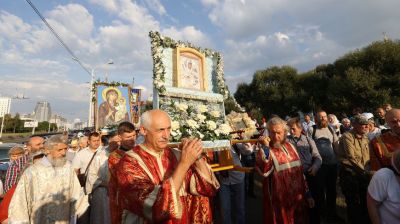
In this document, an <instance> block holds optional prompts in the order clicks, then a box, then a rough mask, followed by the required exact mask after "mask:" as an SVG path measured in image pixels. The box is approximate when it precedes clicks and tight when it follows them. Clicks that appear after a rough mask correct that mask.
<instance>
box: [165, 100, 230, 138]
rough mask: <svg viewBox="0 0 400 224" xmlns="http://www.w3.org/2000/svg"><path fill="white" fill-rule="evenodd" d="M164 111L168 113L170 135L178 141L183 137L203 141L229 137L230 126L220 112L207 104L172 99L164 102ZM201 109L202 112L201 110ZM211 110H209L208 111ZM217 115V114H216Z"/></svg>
mask: <svg viewBox="0 0 400 224" xmlns="http://www.w3.org/2000/svg"><path fill="white" fill-rule="evenodd" d="M164 105H168V106H166V107H165V111H166V112H167V113H168V114H169V115H170V117H171V119H172V122H171V129H172V130H171V137H172V141H173V142H179V141H180V139H181V138H184V137H196V138H200V139H201V140H203V141H214V140H224V139H229V138H230V135H229V133H230V132H231V130H232V129H231V128H230V126H229V124H227V123H225V120H224V119H223V117H221V113H220V112H219V111H216V110H215V109H212V108H210V107H209V106H207V105H196V106H194V105H190V104H189V105H188V104H185V103H178V102H174V101H172V100H171V101H170V102H168V103H167V102H165V104H164ZM201 111H203V112H201ZM210 111H211V112H210ZM216 115H218V116H216Z"/></svg>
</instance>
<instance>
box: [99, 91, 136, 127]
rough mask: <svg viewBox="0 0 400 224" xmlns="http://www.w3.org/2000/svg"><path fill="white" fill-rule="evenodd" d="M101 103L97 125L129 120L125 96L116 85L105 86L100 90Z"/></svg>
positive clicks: (102, 125) (101, 125)
mask: <svg viewBox="0 0 400 224" xmlns="http://www.w3.org/2000/svg"><path fill="white" fill-rule="evenodd" d="M101 96H102V103H101V104H100V106H99V108H98V127H100V128H101V127H104V126H107V125H115V124H119V123H121V122H123V121H129V114H128V110H127V104H126V101H127V100H126V98H125V97H124V96H123V95H122V93H121V90H120V89H118V88H117V87H112V86H109V87H106V88H104V89H103V90H102V91H101Z"/></svg>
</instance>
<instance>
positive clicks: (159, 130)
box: [116, 110, 219, 223]
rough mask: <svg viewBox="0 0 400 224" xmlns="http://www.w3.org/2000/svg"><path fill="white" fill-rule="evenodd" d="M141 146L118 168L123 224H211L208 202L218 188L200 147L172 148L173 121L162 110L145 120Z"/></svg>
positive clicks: (191, 142) (194, 143) (197, 144)
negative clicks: (170, 142)
mask: <svg viewBox="0 0 400 224" xmlns="http://www.w3.org/2000/svg"><path fill="white" fill-rule="evenodd" d="M141 125H142V126H141V127H140V128H141V129H142V130H143V134H144V137H145V141H144V143H143V144H140V145H138V146H135V147H134V148H133V149H132V150H129V151H127V152H126V153H125V155H124V157H123V158H122V159H121V160H120V162H119V163H118V165H117V167H116V169H117V180H118V185H119V186H118V187H119V192H120V193H119V194H118V201H120V202H121V203H122V209H123V218H122V222H123V223H211V222H212V214H211V207H210V202H209V198H208V197H212V196H214V194H215V193H216V190H217V189H218V187H219V184H218V182H217V180H216V178H215V176H214V174H213V173H212V171H211V169H210V167H209V166H208V164H207V163H206V161H205V160H204V159H203V158H199V156H200V155H201V153H202V145H201V141H200V140H198V139H193V140H183V141H182V147H181V150H180V151H178V150H172V149H170V148H168V141H169V138H170V133H171V119H170V118H169V116H168V114H167V113H165V112H164V111H161V110H151V111H147V112H145V113H143V114H142V116H141Z"/></svg>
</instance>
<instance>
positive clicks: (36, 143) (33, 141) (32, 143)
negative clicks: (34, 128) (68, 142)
mask: <svg viewBox="0 0 400 224" xmlns="http://www.w3.org/2000/svg"><path fill="white" fill-rule="evenodd" d="M26 147H27V149H28V151H29V153H34V152H37V151H39V150H43V149H44V138H42V137H40V136H32V137H30V138H29V141H28V143H27V144H26Z"/></svg>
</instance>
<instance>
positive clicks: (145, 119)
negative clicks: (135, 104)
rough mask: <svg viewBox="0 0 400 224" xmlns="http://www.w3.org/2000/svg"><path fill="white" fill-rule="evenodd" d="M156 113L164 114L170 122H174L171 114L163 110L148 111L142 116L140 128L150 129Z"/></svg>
mask: <svg viewBox="0 0 400 224" xmlns="http://www.w3.org/2000/svg"><path fill="white" fill-rule="evenodd" d="M156 111H160V112H163V113H164V114H165V115H166V116H167V117H168V118H169V120H172V119H171V117H170V116H169V114H168V113H167V112H165V111H163V110H148V111H146V112H144V113H143V114H142V116H140V126H142V127H144V128H146V129H149V128H150V126H151V122H152V120H153V119H154V118H153V116H154V115H153V113H154V112H156Z"/></svg>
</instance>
